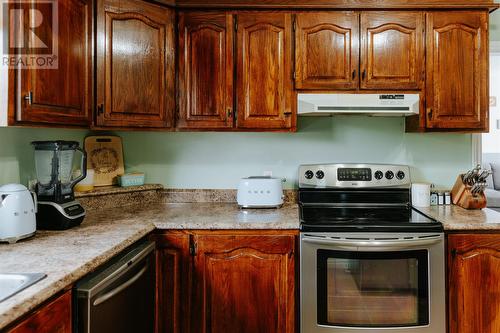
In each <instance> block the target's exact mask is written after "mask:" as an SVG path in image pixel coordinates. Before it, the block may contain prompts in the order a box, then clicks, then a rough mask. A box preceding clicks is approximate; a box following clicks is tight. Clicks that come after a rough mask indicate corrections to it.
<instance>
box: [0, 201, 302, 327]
mask: <svg viewBox="0 0 500 333" xmlns="http://www.w3.org/2000/svg"><path fill="white" fill-rule="evenodd" d="M298 227H299V218H298V209H297V206H296V205H286V206H284V207H283V208H281V209H271V210H269V209H267V210H251V211H242V210H239V209H238V208H237V207H236V205H235V204H214V203H197V204H155V205H150V206H145V205H142V204H141V206H137V205H129V206H124V207H119V208H113V209H102V210H91V211H89V212H88V214H87V217H86V219H85V221H84V222H83V223H82V225H81V226H79V227H76V228H73V229H71V230H66V231H39V232H38V233H37V234H36V236H35V237H34V238H31V239H29V240H26V241H23V242H21V243H17V244H14V245H7V244H0V272H2V273H45V274H47V277H46V278H45V279H44V280H42V281H40V282H38V283H37V284H35V285H33V286H31V287H29V288H27V289H25V290H24V291H22V292H21V293H19V294H17V295H15V296H13V297H12V298H10V299H8V300H6V301H4V302H1V303H0V330H2V329H3V328H4V327H5V326H6V325H8V324H9V323H11V322H14V321H15V320H16V319H18V318H19V317H21V316H23V315H24V314H26V313H28V312H30V311H31V310H33V309H35V308H36V307H37V306H38V305H40V304H41V303H43V302H44V301H45V300H47V299H48V298H50V297H51V296H52V295H54V294H56V293H58V292H59V291H61V290H63V289H64V288H66V287H68V286H70V285H72V284H73V283H75V282H76V281H77V280H79V279H80V278H82V277H83V276H85V275H86V274H88V273H89V272H91V271H93V270H94V269H96V268H97V267H99V266H100V265H102V264H103V263H105V262H106V261H107V260H109V259H110V258H112V257H113V256H114V255H116V254H118V253H119V252H121V251H122V250H123V249H125V248H126V247H127V246H129V245H131V244H133V243H134V242H136V241H137V240H139V239H140V238H142V237H144V236H145V235H147V234H148V233H150V232H151V231H153V230H154V229H155V228H162V229H297V228H298Z"/></svg>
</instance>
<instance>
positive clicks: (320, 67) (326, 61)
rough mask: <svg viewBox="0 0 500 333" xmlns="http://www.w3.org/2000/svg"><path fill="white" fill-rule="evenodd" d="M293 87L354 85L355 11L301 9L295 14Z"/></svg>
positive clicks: (355, 50)
mask: <svg viewBox="0 0 500 333" xmlns="http://www.w3.org/2000/svg"><path fill="white" fill-rule="evenodd" d="M295 43H296V45H295V88H296V89H347V90H350V89H356V88H357V87H358V74H359V71H358V67H359V14H358V13H357V12H307V13H306V12H304V13H299V14H297V15H296V17H295Z"/></svg>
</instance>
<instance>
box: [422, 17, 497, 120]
mask: <svg viewBox="0 0 500 333" xmlns="http://www.w3.org/2000/svg"><path fill="white" fill-rule="evenodd" d="M487 29H488V12H487V11H453V12H436V13H428V14H427V113H426V114H427V127H428V128H436V129H446V128H449V129H472V130H487V126H488V108H489V106H488V105H489V103H488V90H487V88H488V30H487Z"/></svg>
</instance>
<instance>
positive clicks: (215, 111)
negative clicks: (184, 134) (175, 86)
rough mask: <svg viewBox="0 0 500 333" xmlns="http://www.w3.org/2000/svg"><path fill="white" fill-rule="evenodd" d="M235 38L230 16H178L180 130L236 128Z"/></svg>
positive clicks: (200, 13) (187, 13)
mask: <svg viewBox="0 0 500 333" xmlns="http://www.w3.org/2000/svg"><path fill="white" fill-rule="evenodd" d="M233 36H234V24H233V15H231V14H227V13H225V12H215V13H214V12H181V13H179V91H178V96H179V104H180V105H179V118H178V122H177V126H178V127H179V128H189V129H203V128H207V129H210V128H212V129H217V128H231V127H233V76H234V68H233V50H234V48H233V43H234V37H233Z"/></svg>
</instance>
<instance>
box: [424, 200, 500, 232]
mask: <svg viewBox="0 0 500 333" xmlns="http://www.w3.org/2000/svg"><path fill="white" fill-rule="evenodd" d="M416 209H417V210H419V211H420V212H422V213H424V214H425V215H427V216H429V217H431V218H433V219H435V220H437V221H439V222H441V223H442V224H443V227H444V230H445V231H492V232H500V213H499V212H497V211H495V210H493V209H489V208H485V209H481V210H468V209H464V208H462V207H459V206H455V205H446V206H431V207H428V208H423V207H417V208H416Z"/></svg>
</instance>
